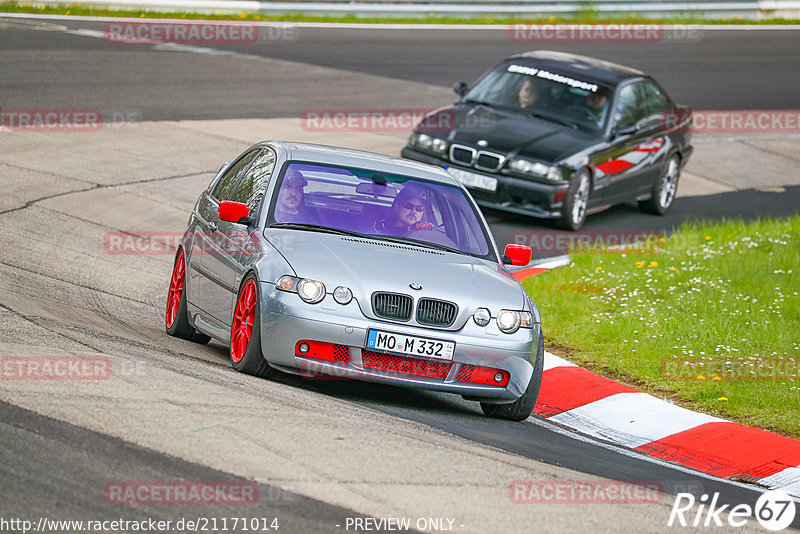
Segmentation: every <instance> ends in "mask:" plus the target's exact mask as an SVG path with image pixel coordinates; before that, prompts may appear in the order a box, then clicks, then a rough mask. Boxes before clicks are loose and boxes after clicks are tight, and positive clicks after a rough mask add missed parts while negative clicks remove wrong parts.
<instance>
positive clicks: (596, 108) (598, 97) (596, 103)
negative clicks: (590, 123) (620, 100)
mask: <svg viewBox="0 0 800 534" xmlns="http://www.w3.org/2000/svg"><path fill="white" fill-rule="evenodd" d="M584 103H585V104H586V107H587V108H588V109H589V111H590V112H591V113H592V114H593V115H594V117H595V118H596V121H595V122H597V125H598V126H599V125H601V124H603V119H604V118H605V114H606V104H607V103H608V96H606V95H604V94H603V93H592V92H589V93H586V97H585V98H584Z"/></svg>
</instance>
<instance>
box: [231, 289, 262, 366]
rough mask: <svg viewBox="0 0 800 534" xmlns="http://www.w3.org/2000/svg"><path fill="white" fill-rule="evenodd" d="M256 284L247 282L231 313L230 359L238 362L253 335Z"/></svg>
mask: <svg viewBox="0 0 800 534" xmlns="http://www.w3.org/2000/svg"><path fill="white" fill-rule="evenodd" d="M256 298H257V294H256V283H255V282H254V281H252V280H248V281H247V282H246V283H245V284H244V287H243V288H242V292H241V293H239V300H238V301H237V302H236V310H234V312H233V328H232V329H231V358H232V359H233V361H234V362H237V363H238V362H240V361H241V360H242V358H244V353H245V352H246V351H247V345H248V343H249V342H250V336H251V335H252V334H253V323H254V322H255V317H256Z"/></svg>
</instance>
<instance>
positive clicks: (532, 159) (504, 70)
mask: <svg viewBox="0 0 800 534" xmlns="http://www.w3.org/2000/svg"><path fill="white" fill-rule="evenodd" d="M454 90H455V91H456V93H457V94H458V95H459V96H460V97H461V98H460V100H459V101H458V102H456V103H455V104H453V105H451V106H447V107H444V108H440V109H437V110H435V111H433V112H432V113H431V114H429V115H428V116H426V117H425V119H424V120H423V121H422V122H420V124H419V125H417V127H416V128H415V130H414V133H413V134H412V135H411V137H410V138H409V140H408V144H407V145H406V147H405V148H403V152H402V155H403V157H405V158H409V159H414V160H417V161H422V162H425V163H431V164H434V165H438V166H440V167H444V168H446V169H447V170H448V171H449V172H450V173H451V174H452V175H453V176H454V177H456V178H457V179H458V180H459V181H461V182H462V183H463V184H464V185H466V186H467V187H468V188H469V189H470V192H471V193H472V195H473V196H474V197H475V200H476V201H477V202H478V204H479V205H481V206H485V207H490V208H494V209H498V210H504V211H508V212H513V213H520V214H525V215H531V216H533V217H539V218H546V219H557V221H558V223H559V225H560V226H562V227H564V228H567V229H570V230H577V229H579V228H580V227H581V226H582V225H583V222H584V220H585V218H586V216H587V215H589V214H592V213H596V212H598V211H601V210H603V209H605V208H608V207H610V206H612V205H615V204H620V203H623V202H630V201H638V203H639V207H640V208H641V209H642V210H643V211H645V212H648V213H653V214H657V215H663V214H664V213H666V212H667V211H668V210H669V208H670V206H671V205H672V202H673V200H674V199H675V195H676V192H677V187H678V178H679V176H680V171H681V169H682V168H683V166H684V165H686V162H687V161H688V159H689V157H690V156H691V154H692V146H691V143H690V142H691V130H690V127H689V125H690V122H691V112H690V110H689V109H688V108H687V107H686V106H681V105H678V104H675V103H674V102H673V101H672V99H671V98H670V97H669V96H668V95H667V93H666V92H665V91H664V89H663V88H662V87H661V86H660V85H659V84H658V83H657V82H656V81H655V80H654V79H653V78H651V77H650V76H648V75H647V74H645V73H644V72H641V71H638V70H635V69H632V68H629V67H625V66H622V65H618V64H615V63H610V62H607V61H603V60H599V59H594V58H589V57H584V56H577V55H573V54H565V53H560V52H549V51H535V52H527V53H524V54H518V55H514V56H511V57H509V58H507V59H505V60H504V61H502V62H501V63H500V64H499V65H497V66H496V67H494V68H493V69H491V70H489V71H488V72H486V73H485V74H484V75H483V76H481V77H480V78H479V79H478V81H477V82H476V83H475V84H474V86H473V87H472V88H469V87H468V86H467V84H465V83H463V82H460V83H458V84H456V86H455V87H454Z"/></svg>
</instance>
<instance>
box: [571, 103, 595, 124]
mask: <svg viewBox="0 0 800 534" xmlns="http://www.w3.org/2000/svg"><path fill="white" fill-rule="evenodd" d="M566 112H567V113H569V114H570V115H580V116H582V117H583V118H585V119H588V120H590V121H592V122H597V119H598V116H597V115H596V114H595V113H594V111H592V110H591V109H589V108H586V107H583V106H569V107H568V108H567V109H566Z"/></svg>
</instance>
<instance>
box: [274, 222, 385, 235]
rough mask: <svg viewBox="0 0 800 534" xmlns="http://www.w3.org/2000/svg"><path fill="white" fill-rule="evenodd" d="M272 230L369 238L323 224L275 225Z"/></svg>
mask: <svg viewBox="0 0 800 534" xmlns="http://www.w3.org/2000/svg"><path fill="white" fill-rule="evenodd" d="M270 228H289V229H292V230H310V231H312V232H324V233H327V234H338V235H347V236H352V237H363V238H369V237H370V236H368V235H367V234H362V233H359V232H353V231H352V230H343V229H342V228H331V227H330V226H323V225H321V224H309V223H290V222H285V223H275V224H273V225H272V226H270Z"/></svg>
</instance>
